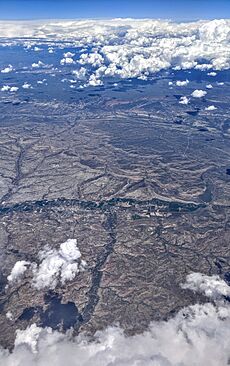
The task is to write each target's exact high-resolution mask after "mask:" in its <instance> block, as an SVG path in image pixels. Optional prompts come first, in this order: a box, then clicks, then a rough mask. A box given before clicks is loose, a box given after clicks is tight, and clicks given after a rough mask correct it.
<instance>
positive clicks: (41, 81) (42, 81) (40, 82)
mask: <svg viewBox="0 0 230 366" xmlns="http://www.w3.org/2000/svg"><path fill="white" fill-rule="evenodd" d="M45 81H46V79H43V80H38V81H37V84H44V82H45Z"/></svg>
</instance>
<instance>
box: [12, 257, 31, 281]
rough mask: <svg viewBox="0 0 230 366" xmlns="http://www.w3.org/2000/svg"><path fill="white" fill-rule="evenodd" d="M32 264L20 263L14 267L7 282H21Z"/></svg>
mask: <svg viewBox="0 0 230 366" xmlns="http://www.w3.org/2000/svg"><path fill="white" fill-rule="evenodd" d="M29 264H30V262H27V261H18V262H16V263H15V265H14V266H13V268H12V270H11V273H10V275H9V276H8V277H7V280H8V281H9V282H15V281H18V280H20V279H21V278H22V277H23V275H24V273H25V271H26V270H27V266H28V265H29Z"/></svg>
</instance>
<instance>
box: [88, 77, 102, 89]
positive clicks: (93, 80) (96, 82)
mask: <svg viewBox="0 0 230 366" xmlns="http://www.w3.org/2000/svg"><path fill="white" fill-rule="evenodd" d="M102 84H103V82H102V81H101V80H100V79H98V78H97V77H96V75H94V74H92V75H91V76H90V78H89V82H88V85H90V86H98V85H102Z"/></svg>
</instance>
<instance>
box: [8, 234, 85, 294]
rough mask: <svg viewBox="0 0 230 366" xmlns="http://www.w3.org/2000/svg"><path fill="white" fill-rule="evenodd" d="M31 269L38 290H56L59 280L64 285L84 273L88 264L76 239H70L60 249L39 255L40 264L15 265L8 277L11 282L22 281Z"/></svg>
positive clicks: (21, 262) (24, 263) (46, 250)
mask: <svg viewBox="0 0 230 366" xmlns="http://www.w3.org/2000/svg"><path fill="white" fill-rule="evenodd" d="M27 268H28V269H30V270H31V271H32V274H33V278H32V285H33V286H34V287H35V288H37V289H42V288H50V289H54V288H55V287H56V286H57V284H58V283H59V280H60V281H61V283H62V284H65V283H66V282H67V281H71V280H73V279H74V278H75V276H76V275H77V274H78V273H79V272H81V271H84V270H85V268H86V262H85V261H84V260H83V259H82V258H81V252H80V250H79V248H78V246H77V241H76V240H75V239H68V240H67V241H66V242H64V243H62V244H61V245H60V248H59V249H49V248H47V249H45V250H43V251H41V252H40V253H39V264H36V263H30V262H26V261H18V262H16V263H15V265H14V267H13V269H12V271H11V274H10V275H9V276H8V277H7V279H8V281H9V282H15V281H18V280H20V279H21V278H22V277H23V275H24V273H25V271H26V270H27Z"/></svg>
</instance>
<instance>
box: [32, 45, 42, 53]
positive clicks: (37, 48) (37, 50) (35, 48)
mask: <svg viewBox="0 0 230 366" xmlns="http://www.w3.org/2000/svg"><path fill="white" fill-rule="evenodd" d="M34 51H35V52H39V51H42V49H41V48H40V47H37V46H35V47H34Z"/></svg>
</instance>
